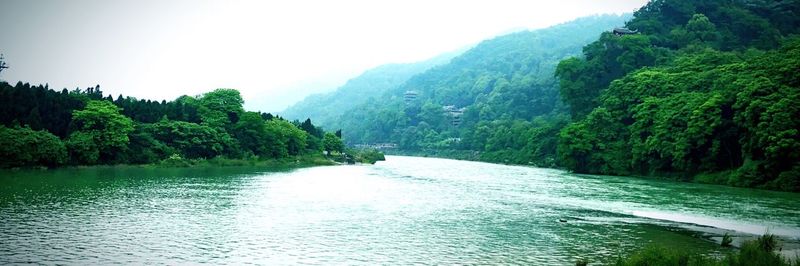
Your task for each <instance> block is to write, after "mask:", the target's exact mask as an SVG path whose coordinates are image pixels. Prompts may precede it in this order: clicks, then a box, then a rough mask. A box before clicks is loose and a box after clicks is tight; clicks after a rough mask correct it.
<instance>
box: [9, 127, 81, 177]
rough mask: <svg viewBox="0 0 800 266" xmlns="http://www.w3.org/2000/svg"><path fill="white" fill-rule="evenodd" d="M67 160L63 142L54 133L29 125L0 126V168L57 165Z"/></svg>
mask: <svg viewBox="0 0 800 266" xmlns="http://www.w3.org/2000/svg"><path fill="white" fill-rule="evenodd" d="M66 160H67V150H66V148H65V146H64V143H63V142H61V140H60V139H59V138H58V137H56V136H55V135H53V134H51V133H49V132H47V131H44V130H32V129H30V128H29V127H15V128H7V127H5V126H0V168H8V167H20V166H50V167H52V166H58V165H61V164H63V163H65V162H66Z"/></svg>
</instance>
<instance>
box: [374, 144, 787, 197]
mask: <svg viewBox="0 0 800 266" xmlns="http://www.w3.org/2000/svg"><path fill="white" fill-rule="evenodd" d="M384 153H386V154H387V155H401V156H416V157H431V158H443V159H454V160H466V161H474V162H486V163H497V164H505V165H519V166H533V167H541V168H551V169H559V170H565V171H569V170H568V169H565V168H564V167H561V166H559V165H558V164H557V162H556V160H555V159H553V158H545V159H540V160H533V161H529V160H522V159H520V158H518V157H517V156H514V154H513V153H514V152H512V151H507V152H506V151H500V152H479V151H466V150H431V149H428V150H413V151H411V150H390V151H384ZM576 174H587V173H576ZM734 174H735V173H734V171H733V170H726V171H719V172H713V173H698V174H695V175H691V176H688V175H686V174H684V173H659V174H652V175H633V174H631V175H626V176H630V177H636V178H642V179H652V180H668V181H674V182H683V183H695V184H711V185H722V186H729V187H740V188H748V189H759V190H771V191H783V192H795V193H797V192H800V191H798V190H787V189H786V188H784V187H780V186H777V185H775V184H773V183H768V184H766V185H761V186H753V185H752V184H751V183H746V182H739V181H738V180H731V178H729V177H730V176H731V175H734ZM589 175H602V174H589Z"/></svg>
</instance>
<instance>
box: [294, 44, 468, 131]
mask: <svg viewBox="0 0 800 266" xmlns="http://www.w3.org/2000/svg"><path fill="white" fill-rule="evenodd" d="M462 52H463V50H458V51H453V52H449V53H444V54H441V55H439V56H436V57H434V58H431V59H428V60H425V61H422V62H416V63H406V64H387V65H382V66H379V67H376V68H373V69H370V70H367V71H365V72H364V73H362V74H361V75H359V76H357V77H355V78H352V79H350V80H348V81H347V83H345V84H344V85H342V86H341V87H339V88H337V89H336V90H335V91H332V92H327V93H318V94H313V95H310V96H308V97H306V98H305V99H303V100H302V101H300V102H298V103H296V104H294V105H292V106H290V107H288V108H286V110H284V111H283V112H280V115H282V116H284V117H286V118H288V119H297V120H305V119H307V118H313V119H314V122H315V123H317V124H318V125H321V126H323V127H335V126H336V125H337V124H336V121H335V120H336V119H338V118H339V116H341V115H342V114H343V113H345V112H349V111H350V109H351V108H353V107H354V106H356V105H360V104H362V103H364V102H366V101H367V100H369V99H370V97H374V96H375V95H382V94H384V93H385V92H387V91H388V90H389V89H392V88H395V87H397V86H400V85H401V84H403V83H404V82H406V81H407V80H408V79H409V78H410V77H412V76H414V75H416V74H419V73H422V72H424V71H426V70H428V69H430V68H432V67H434V66H437V65H441V64H446V63H447V62H449V61H450V59H452V58H453V57H455V56H457V55H459V54H461V53H462Z"/></svg>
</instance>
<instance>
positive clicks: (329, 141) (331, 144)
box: [322, 132, 344, 154]
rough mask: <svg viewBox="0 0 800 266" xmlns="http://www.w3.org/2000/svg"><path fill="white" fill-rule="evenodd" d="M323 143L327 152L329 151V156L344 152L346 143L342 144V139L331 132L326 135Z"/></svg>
mask: <svg viewBox="0 0 800 266" xmlns="http://www.w3.org/2000/svg"><path fill="white" fill-rule="evenodd" d="M322 143H323V146H324V147H325V151H327V152H328V154H330V153H332V152H334V151H335V152H339V153H341V152H343V151H344V143H343V142H342V139H340V138H339V137H337V136H336V135H335V134H332V133H330V132H328V133H325V138H324V139H323V141H322Z"/></svg>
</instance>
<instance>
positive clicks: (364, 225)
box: [0, 156, 800, 265]
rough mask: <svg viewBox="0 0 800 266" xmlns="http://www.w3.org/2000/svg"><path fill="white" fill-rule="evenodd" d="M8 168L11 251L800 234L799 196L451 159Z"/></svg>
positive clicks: (486, 251) (454, 257)
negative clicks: (270, 168) (270, 166)
mask: <svg viewBox="0 0 800 266" xmlns="http://www.w3.org/2000/svg"><path fill="white" fill-rule="evenodd" d="M2 175H3V176H2V177H0V219H2V221H1V222H0V264H5V263H27V262H41V263H47V264H52V263H69V264H108V263H134V262H136V263H141V262H146V263H169V264H175V263H192V264H193V263H211V264H243V263H267V264H367V265H375V264H413V263H419V264H549V265H552V264H564V265H567V264H573V265H574V261H575V260H576V259H577V258H581V257H589V258H590V259H593V260H594V261H598V259H597V258H599V257H606V258H613V257H616V255H617V254H618V253H619V252H627V251H629V250H631V249H636V248H638V247H640V246H641V245H643V243H648V242H660V243H666V244H669V245H673V246H683V247H687V248H692V249H697V250H702V251H703V252H705V253H707V254H721V253H724V252H726V251H725V250H724V249H720V248H718V244H716V243H714V240H715V239H716V238H717V237H718V236H719V234H721V233H722V232H724V231H725V230H730V231H729V232H733V233H734V234H737V235H748V234H760V233H763V232H764V231H765V230H769V231H770V232H772V233H775V234H778V235H780V236H781V237H782V238H783V239H786V240H789V241H790V242H792V241H795V242H797V241H799V240H800V196H798V195H797V194H789V193H778V192H768V191H758V190H746V189H737V188H729V187H721V186H707V185H698V184H682V183H670V182H659V181H652V180H642V179H633V178H625V177H597V176H577V175H571V174H567V173H565V172H562V171H558V170H549V169H538V168H528V167H516V166H505V165H494V164H485V163H476V162H465V161H454V160H444V159H430V158H413V157H397V156H392V157H388V161H386V162H379V163H378V164H377V165H374V166H333V167H315V168H307V169H299V170H292V171H288V172H264V171H259V170H257V169H246V168H225V169H151V170H148V169H126V170H120V169H116V170H115V169H92V170H57V171H23V172H2ZM561 219H563V220H566V222H560V221H559V220H561ZM723 229H724V230H723ZM601 262H602V261H601Z"/></svg>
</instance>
